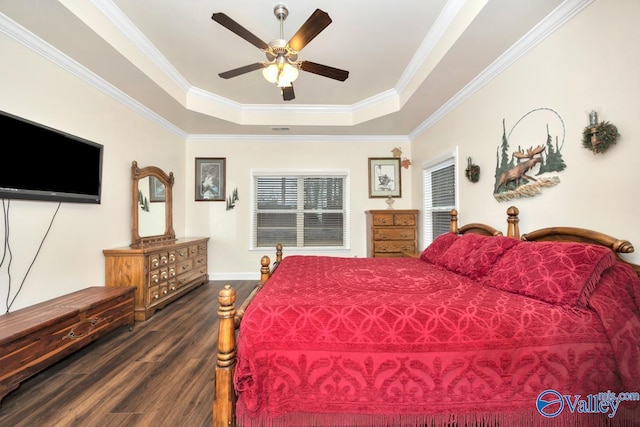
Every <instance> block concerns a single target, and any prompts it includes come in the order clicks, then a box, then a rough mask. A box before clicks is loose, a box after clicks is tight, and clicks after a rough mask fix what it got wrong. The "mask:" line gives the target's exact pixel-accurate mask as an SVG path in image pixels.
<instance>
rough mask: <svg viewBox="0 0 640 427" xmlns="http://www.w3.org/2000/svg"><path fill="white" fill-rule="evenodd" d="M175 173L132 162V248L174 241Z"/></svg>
mask: <svg viewBox="0 0 640 427" xmlns="http://www.w3.org/2000/svg"><path fill="white" fill-rule="evenodd" d="M173 182H174V178H173V172H169V174H167V173H166V172H164V171H163V170H162V169H160V168H158V167H156V166H147V167H144V168H139V167H138V163H137V162H136V161H135V160H134V161H133V162H132V163H131V245H130V246H131V247H133V248H136V247H141V246H144V245H152V244H155V243H166V242H173V241H175V240H176V233H175V231H173Z"/></svg>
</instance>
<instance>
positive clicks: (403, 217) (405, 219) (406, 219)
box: [393, 213, 416, 226]
mask: <svg viewBox="0 0 640 427" xmlns="http://www.w3.org/2000/svg"><path fill="white" fill-rule="evenodd" d="M393 225H406V226H414V225H416V215H415V214H401V213H399V214H395V215H394V216H393Z"/></svg>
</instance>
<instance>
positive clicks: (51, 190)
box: [0, 112, 104, 203]
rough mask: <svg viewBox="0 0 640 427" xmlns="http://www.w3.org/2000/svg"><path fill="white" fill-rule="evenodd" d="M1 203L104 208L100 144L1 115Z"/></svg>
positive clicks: (101, 148) (19, 118)
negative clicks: (37, 202) (22, 201)
mask: <svg viewBox="0 0 640 427" xmlns="http://www.w3.org/2000/svg"><path fill="white" fill-rule="evenodd" d="M0 129H2V135H4V137H3V141H2V145H3V147H2V148H3V150H2V155H0V198H5V199H27V200H44V201H57V202H73V203H100V190H101V184H102V155H103V148H104V147H103V146H102V145H101V144H98V143H95V142H91V141H87V140H85V139H82V138H78V137H76V136H73V135H69V134H67V133H64V132H61V131H58V130H55V129H52V128H49V127H47V126H44V125H41V124H37V123H34V122H32V121H29V120H26V119H24V118H21V117H17V116H14V115H12V114H9V113H5V112H0Z"/></svg>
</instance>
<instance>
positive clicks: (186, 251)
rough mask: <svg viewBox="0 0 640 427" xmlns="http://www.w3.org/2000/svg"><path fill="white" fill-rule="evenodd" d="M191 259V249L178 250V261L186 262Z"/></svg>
mask: <svg viewBox="0 0 640 427" xmlns="http://www.w3.org/2000/svg"><path fill="white" fill-rule="evenodd" d="M187 258H189V248H188V247H186V246H185V247H184V248H180V249H177V250H176V261H178V262H179V261H184V260H185V259H187Z"/></svg>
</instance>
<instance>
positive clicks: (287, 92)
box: [282, 84, 296, 101]
mask: <svg viewBox="0 0 640 427" xmlns="http://www.w3.org/2000/svg"><path fill="white" fill-rule="evenodd" d="M282 99H283V100H285V101H291V100H292V99H296V95H295V93H293V84H291V86H287V87H283V88H282Z"/></svg>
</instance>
